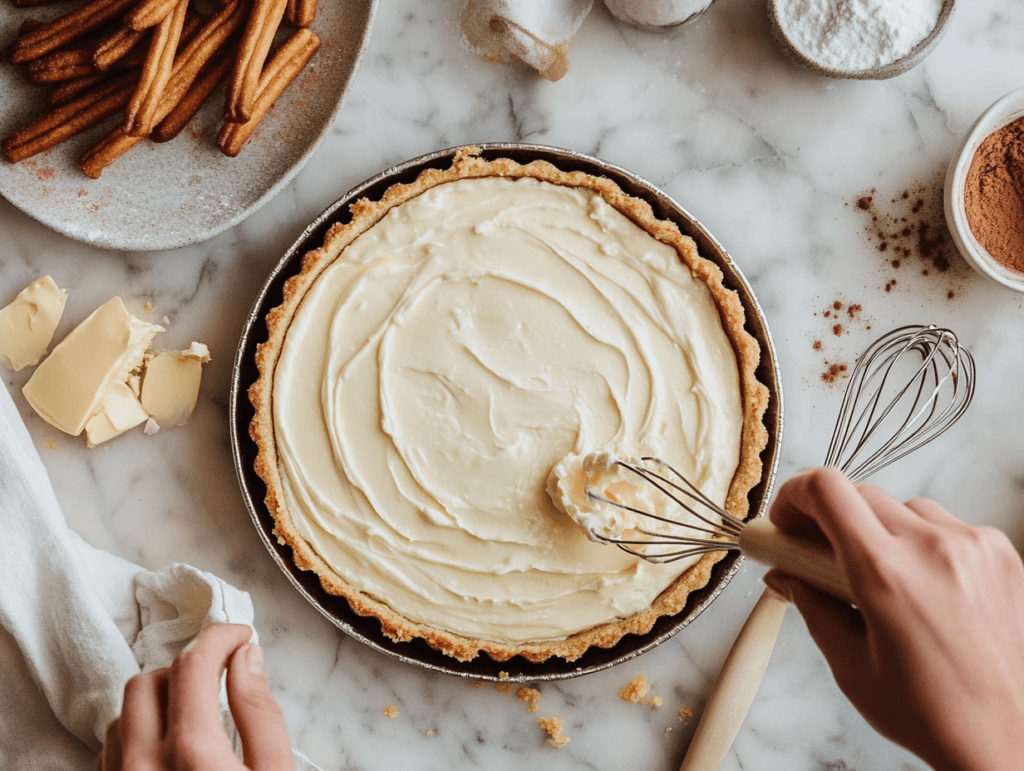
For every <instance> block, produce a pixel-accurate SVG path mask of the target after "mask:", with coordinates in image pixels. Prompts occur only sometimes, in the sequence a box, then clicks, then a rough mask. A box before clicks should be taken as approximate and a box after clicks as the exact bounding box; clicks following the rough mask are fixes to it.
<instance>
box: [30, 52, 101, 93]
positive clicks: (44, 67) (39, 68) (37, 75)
mask: <svg viewBox="0 0 1024 771" xmlns="http://www.w3.org/2000/svg"><path fill="white" fill-rule="evenodd" d="M97 72H98V70H97V69H96V65H94V64H93V63H92V48H91V47H90V48H70V49H66V50H61V51H54V52H53V53H49V54H46V56H41V57H39V58H38V59H34V60H33V61H30V62H29V63H28V65H27V66H26V68H25V75H26V77H27V78H28V79H29V82H30V83H36V84H46V83H62V82H63V81H65V80H74V79H75V78H81V77H83V76H85V75H95V74H96V73H97Z"/></svg>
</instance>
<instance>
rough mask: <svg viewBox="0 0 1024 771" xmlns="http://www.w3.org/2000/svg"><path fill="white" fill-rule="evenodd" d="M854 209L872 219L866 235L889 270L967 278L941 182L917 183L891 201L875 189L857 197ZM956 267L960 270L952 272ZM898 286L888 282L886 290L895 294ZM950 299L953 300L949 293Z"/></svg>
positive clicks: (890, 281) (869, 220)
mask: <svg viewBox="0 0 1024 771" xmlns="http://www.w3.org/2000/svg"><path fill="white" fill-rule="evenodd" d="M853 207H854V208H855V209H856V210H857V211H858V212H860V213H862V214H864V215H866V216H867V217H868V218H869V219H868V221H867V222H866V224H865V232H866V234H867V236H868V238H869V240H870V242H871V243H873V244H874V246H875V249H876V250H877V251H878V253H879V254H880V255H881V256H882V259H883V260H884V263H883V264H884V266H885V268H887V269H890V268H891V269H893V270H900V269H906V268H911V269H912V270H915V271H917V272H919V273H920V274H921V275H923V276H942V277H944V278H946V280H952V279H954V277H955V278H959V276H960V275H966V272H965V271H960V270H959V268H960V267H961V262H960V261H959V260H954V255H955V254H956V246H955V245H954V244H953V241H952V239H951V238H950V235H949V231H948V230H947V229H946V220H945V215H944V213H943V209H942V185H941V183H935V184H925V183H917V184H914V185H911V186H908V187H907V188H905V189H904V190H902V191H901V192H900V193H898V194H897V195H895V196H893V197H891V198H889V199H888V200H886V199H885V198H883V197H882V196H880V195H879V194H878V191H877V190H876V189H874V188H872V190H871V191H870V192H869V193H868V194H861V195H860V196H858V197H856V198H855V199H854V201H853ZM953 267H956V268H957V270H954V271H952V272H951V270H950V269H951V268H953ZM964 267H966V266H964ZM895 286H896V281H895V279H891V280H889V279H887V280H886V283H885V285H884V289H885V291H886V292H892V290H893V288H894V287H895ZM953 296H954V297H955V296H956V293H955V292H954V293H953ZM946 299H953V298H952V297H949V296H948V294H947V298H946Z"/></svg>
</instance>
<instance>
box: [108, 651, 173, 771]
mask: <svg viewBox="0 0 1024 771" xmlns="http://www.w3.org/2000/svg"><path fill="white" fill-rule="evenodd" d="M168 672H169V670H167V669H160V670H157V671H156V672H151V673H149V674H146V675H137V676H136V677H133V678H132V679H131V680H129V681H128V683H127V685H125V687H124V706H123V708H122V710H121V717H120V719H119V720H118V721H116V722H117V723H119V724H120V730H119V731H118V737H117V738H118V740H119V742H120V748H121V755H122V763H123V765H124V767H125V768H133V769H135V768H138V769H144V768H156V767H157V766H158V764H159V760H160V741H161V739H162V738H163V735H164V730H165V726H164V720H163V717H164V711H165V709H166V705H167V678H168ZM120 767H121V766H117V768H120Z"/></svg>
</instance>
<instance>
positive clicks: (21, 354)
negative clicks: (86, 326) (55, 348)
mask: <svg viewBox="0 0 1024 771" xmlns="http://www.w3.org/2000/svg"><path fill="white" fill-rule="evenodd" d="M67 300H68V293H67V291H65V290H63V289H60V288H59V287H58V286H57V284H55V283H54V281H53V279H52V278H51V277H50V276H43V277H42V278H40V279H36V280H35V281H33V282H32V283H31V284H29V285H28V286H27V287H25V288H24V289H22V290H21V291H20V292H19V293H18V296H17V297H15V298H14V300H13V301H12V302H11V303H10V305H7V306H6V307H4V308H0V361H2V362H3V363H4V365H5V366H6V367H7V368H8V369H10V370H12V371H14V372H17V371H18V370H21V369H24V368H25V367H31V366H33V365H35V364H38V363H39V360H40V359H41V358H43V356H44V355H45V354H46V349H47V348H49V347H50V341H51V340H52V339H53V332H54V330H55V329H57V324H59V323H60V317H61V316H62V315H63V314H64V305H65V303H67Z"/></svg>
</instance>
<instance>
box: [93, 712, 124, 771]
mask: <svg viewBox="0 0 1024 771" xmlns="http://www.w3.org/2000/svg"><path fill="white" fill-rule="evenodd" d="M120 722H121V719H120V718H118V719H117V720H115V721H113V722H112V723H111V724H110V725H108V726H107V736H106V740H105V741H104V742H103V751H102V752H101V753H100V755H99V757H98V758H97V759H96V768H97V769H98V771H121V768H122V767H123V766H122V763H121V760H122V758H121V730H120Z"/></svg>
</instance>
